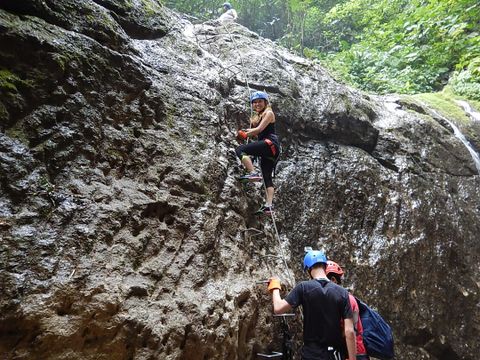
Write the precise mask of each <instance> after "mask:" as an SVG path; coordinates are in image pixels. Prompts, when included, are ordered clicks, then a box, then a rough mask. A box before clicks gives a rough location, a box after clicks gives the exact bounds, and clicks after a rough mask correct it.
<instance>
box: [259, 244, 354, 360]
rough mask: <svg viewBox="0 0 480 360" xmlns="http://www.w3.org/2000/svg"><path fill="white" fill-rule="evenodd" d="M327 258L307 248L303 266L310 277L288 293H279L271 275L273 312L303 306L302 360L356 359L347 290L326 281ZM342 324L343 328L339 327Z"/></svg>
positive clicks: (279, 312)
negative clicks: (283, 297) (282, 296)
mask: <svg viewBox="0 0 480 360" xmlns="http://www.w3.org/2000/svg"><path fill="white" fill-rule="evenodd" d="M326 267H327V257H326V256H325V254H324V253H323V252H322V251H316V250H309V251H308V252H307V253H306V254H305V257H304V259H303V269H304V270H305V271H306V272H308V274H309V276H310V280H309V281H302V282H301V283H299V284H298V285H297V286H295V288H294V289H293V290H292V291H291V292H290V293H289V294H288V295H287V297H286V298H285V299H282V298H281V296H280V290H281V284H280V280H278V278H271V279H270V281H269V283H268V290H269V291H270V292H271V293H272V302H273V311H274V313H275V314H284V313H286V312H288V311H290V310H291V309H292V308H296V307H298V306H302V308H303V347H302V360H343V359H345V358H346V355H347V354H348V359H355V358H356V345H355V330H354V327H353V314H352V308H351V306H350V301H349V297H348V292H347V290H345V289H344V288H342V287H341V286H339V285H337V284H335V283H333V282H331V281H330V280H328V278H327V275H326V273H325V269H326ZM342 324H343V327H342Z"/></svg>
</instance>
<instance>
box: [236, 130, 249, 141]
mask: <svg viewBox="0 0 480 360" xmlns="http://www.w3.org/2000/svg"><path fill="white" fill-rule="evenodd" d="M247 137H248V135H247V133H246V132H245V131H243V130H238V131H237V141H238V142H243V141H245V140H246V139H247Z"/></svg>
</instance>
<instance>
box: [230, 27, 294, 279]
mask: <svg viewBox="0 0 480 360" xmlns="http://www.w3.org/2000/svg"><path fill="white" fill-rule="evenodd" d="M222 25H223V28H224V29H225V31H226V32H227V33H228V35H229V37H230V40H231V41H232V43H233V45H234V47H235V50H236V51H237V53H238V54H239V57H240V63H241V67H242V73H243V78H244V79H245V84H246V85H247V92H248V98H249V99H250V96H251V93H252V90H251V88H250V83H249V80H248V76H247V73H246V71H245V68H246V66H245V62H244V60H243V57H242V55H241V53H240V51H239V48H238V45H237V43H236V41H235V38H234V37H233V35H232V33H231V32H230V30H229V29H228V26H227V23H223V24H222ZM249 103H250V116H252V115H253V106H252V102H251V101H249ZM250 127H251V124H250ZM262 182H263V188H264V190H265V194H267V185H266V184H265V180H264V179H263V177H262ZM271 217H272V223H273V229H274V236H275V238H276V239H277V241H278V246H279V249H280V256H281V259H282V261H283V264H284V266H285V269H286V272H287V277H288V281H289V282H290V286H291V287H293V285H294V284H295V277H294V276H293V274H292V272H291V271H290V268H289V266H288V263H287V259H286V256H285V252H284V250H283V246H282V241H281V239H280V234H279V232H278V228H277V222H276V220H275V214H274V212H273V211H272V212H271Z"/></svg>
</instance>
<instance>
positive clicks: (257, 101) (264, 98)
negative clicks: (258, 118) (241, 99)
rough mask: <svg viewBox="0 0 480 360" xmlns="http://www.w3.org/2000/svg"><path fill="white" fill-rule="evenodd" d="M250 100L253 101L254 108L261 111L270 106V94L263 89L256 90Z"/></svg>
mask: <svg viewBox="0 0 480 360" xmlns="http://www.w3.org/2000/svg"><path fill="white" fill-rule="evenodd" d="M250 102H251V103H252V107H253V110H255V111H256V112H261V111H263V110H265V108H266V107H267V106H268V94H267V93H266V92H263V91H255V92H254V93H253V94H252V95H250Z"/></svg>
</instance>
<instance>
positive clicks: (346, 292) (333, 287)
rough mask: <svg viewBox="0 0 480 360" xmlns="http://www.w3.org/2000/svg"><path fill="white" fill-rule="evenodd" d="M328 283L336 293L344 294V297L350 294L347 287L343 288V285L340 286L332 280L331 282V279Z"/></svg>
mask: <svg viewBox="0 0 480 360" xmlns="http://www.w3.org/2000/svg"><path fill="white" fill-rule="evenodd" d="M329 284H331V285H330V287H331V288H332V289H334V290H335V291H337V292H338V293H341V294H342V295H344V296H346V297H348V296H349V295H350V293H349V292H348V291H347V289H345V288H344V287H342V286H340V285H338V284H335V283H333V282H331V281H330V282H329Z"/></svg>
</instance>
